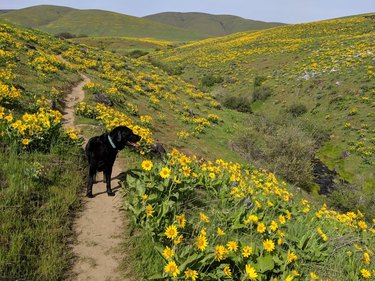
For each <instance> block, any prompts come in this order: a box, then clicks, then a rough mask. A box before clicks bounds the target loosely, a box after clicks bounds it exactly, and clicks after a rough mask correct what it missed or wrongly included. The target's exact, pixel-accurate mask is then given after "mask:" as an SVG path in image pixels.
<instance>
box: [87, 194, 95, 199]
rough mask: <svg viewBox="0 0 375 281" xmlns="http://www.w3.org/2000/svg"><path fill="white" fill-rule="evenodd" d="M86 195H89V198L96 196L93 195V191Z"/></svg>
mask: <svg viewBox="0 0 375 281" xmlns="http://www.w3.org/2000/svg"><path fill="white" fill-rule="evenodd" d="M86 197H87V198H94V195H92V193H87V194H86Z"/></svg>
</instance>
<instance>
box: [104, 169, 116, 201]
mask: <svg viewBox="0 0 375 281" xmlns="http://www.w3.org/2000/svg"><path fill="white" fill-rule="evenodd" d="M111 176H112V167H111V168H108V169H106V170H104V178H105V182H106V186H107V194H108V196H115V193H114V192H113V191H112V189H111Z"/></svg>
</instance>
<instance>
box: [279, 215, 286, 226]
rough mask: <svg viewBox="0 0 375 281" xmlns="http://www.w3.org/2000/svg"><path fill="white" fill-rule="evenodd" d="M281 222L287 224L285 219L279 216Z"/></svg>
mask: <svg viewBox="0 0 375 281" xmlns="http://www.w3.org/2000/svg"><path fill="white" fill-rule="evenodd" d="M279 222H280V224H285V222H286V220H285V217H284V216H283V215H280V216H279Z"/></svg>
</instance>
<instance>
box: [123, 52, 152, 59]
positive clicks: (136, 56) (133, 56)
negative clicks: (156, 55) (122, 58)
mask: <svg viewBox="0 0 375 281" xmlns="http://www.w3.org/2000/svg"><path fill="white" fill-rule="evenodd" d="M147 54H148V52H146V51H142V50H133V51H131V52H130V53H129V54H127V55H128V57H131V58H135V59H137V58H140V57H143V56H145V55H147Z"/></svg>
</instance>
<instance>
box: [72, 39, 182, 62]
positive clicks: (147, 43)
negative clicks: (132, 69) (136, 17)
mask: <svg viewBox="0 0 375 281" xmlns="http://www.w3.org/2000/svg"><path fill="white" fill-rule="evenodd" d="M70 41H72V42H74V43H78V44H86V45H89V46H92V47H96V48H100V49H103V50H107V51H110V52H115V53H117V54H120V55H130V56H135V57H136V56H141V55H145V54H147V53H149V52H152V51H156V50H160V49H163V48H170V47H172V46H174V44H175V43H174V42H171V41H161V40H156V39H152V38H134V37H80V38H74V39H71V40H70Z"/></svg>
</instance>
